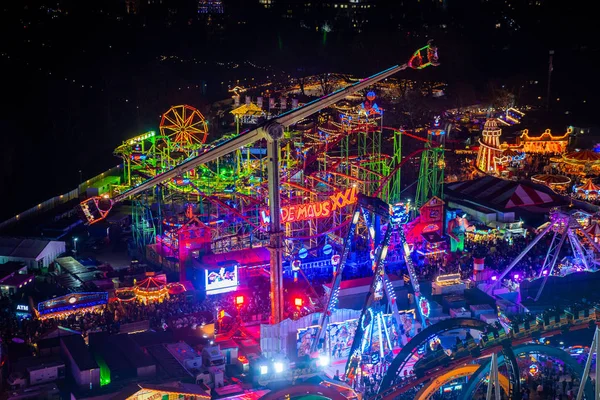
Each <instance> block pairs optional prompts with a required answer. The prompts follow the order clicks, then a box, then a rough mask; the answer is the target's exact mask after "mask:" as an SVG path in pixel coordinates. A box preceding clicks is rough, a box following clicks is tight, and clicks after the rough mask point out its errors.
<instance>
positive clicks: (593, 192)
mask: <svg viewBox="0 0 600 400" xmlns="http://www.w3.org/2000/svg"><path fill="white" fill-rule="evenodd" d="M599 193H600V186H597V185H595V184H594V182H592V180H591V179H589V180H588V181H587V182H585V183H584V184H583V185H579V186H575V187H573V196H574V197H577V198H578V199H581V200H587V201H593V200H596V199H598V194H599Z"/></svg>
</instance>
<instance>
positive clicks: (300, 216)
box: [261, 187, 358, 224]
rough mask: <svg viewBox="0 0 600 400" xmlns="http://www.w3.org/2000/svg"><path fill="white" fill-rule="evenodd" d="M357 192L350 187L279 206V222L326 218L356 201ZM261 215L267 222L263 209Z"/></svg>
mask: <svg viewBox="0 0 600 400" xmlns="http://www.w3.org/2000/svg"><path fill="white" fill-rule="evenodd" d="M357 194H358V193H357V191H356V188H354V187H352V188H349V189H346V190H344V191H343V192H336V193H334V194H332V195H331V196H329V198H328V199H326V200H323V201H318V202H315V203H307V204H294V205H290V206H285V207H281V223H284V224H285V223H288V222H297V221H306V220H309V219H315V218H327V217H329V216H331V214H332V213H333V212H334V211H336V210H339V209H342V208H344V207H346V206H348V205H351V204H355V203H356V202H357V201H358V197H357ZM261 216H262V222H263V224H268V223H269V215H268V213H267V212H265V211H263V212H262V213H261Z"/></svg>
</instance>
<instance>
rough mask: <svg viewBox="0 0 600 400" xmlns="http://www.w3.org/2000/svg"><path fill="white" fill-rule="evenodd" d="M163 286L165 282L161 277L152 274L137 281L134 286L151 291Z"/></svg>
mask: <svg viewBox="0 0 600 400" xmlns="http://www.w3.org/2000/svg"><path fill="white" fill-rule="evenodd" d="M164 286H165V282H164V281H163V280H162V279H157V278H154V277H152V276H149V277H147V278H146V279H144V280H143V281H141V282H139V283H137V284H136V285H135V288H136V289H138V290H143V291H153V290H158V289H162V288H163V287H164Z"/></svg>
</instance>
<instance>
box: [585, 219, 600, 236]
mask: <svg viewBox="0 0 600 400" xmlns="http://www.w3.org/2000/svg"><path fill="white" fill-rule="evenodd" d="M585 231H586V232H587V233H588V234H590V235H592V236H600V226H599V225H598V223H597V222H594V223H593V224H591V225H590V226H588V227H587V229H586V230H585Z"/></svg>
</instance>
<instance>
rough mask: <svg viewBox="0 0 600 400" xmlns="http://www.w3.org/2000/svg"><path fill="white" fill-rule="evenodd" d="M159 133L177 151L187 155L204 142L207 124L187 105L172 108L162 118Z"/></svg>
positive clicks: (195, 110) (197, 112)
mask: <svg viewBox="0 0 600 400" xmlns="http://www.w3.org/2000/svg"><path fill="white" fill-rule="evenodd" d="M160 133H161V135H162V136H163V137H166V138H168V139H169V141H170V143H171V144H172V145H174V146H175V147H176V148H177V149H178V150H179V151H183V152H185V153H187V154H188V155H189V154H190V153H191V152H192V151H193V150H196V149H198V148H199V147H200V146H201V145H202V144H204V143H205V142H206V138H207V137H208V124H207V123H206V120H205V119H204V116H203V115H202V113H200V111H198V110H197V109H196V108H194V107H192V106H188V105H180V106H173V107H171V108H170V109H169V110H168V111H167V112H166V113H164V114H163V116H162V120H161V121H160Z"/></svg>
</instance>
